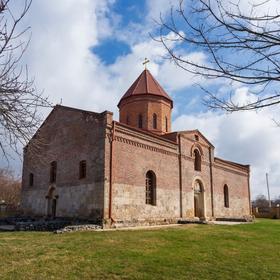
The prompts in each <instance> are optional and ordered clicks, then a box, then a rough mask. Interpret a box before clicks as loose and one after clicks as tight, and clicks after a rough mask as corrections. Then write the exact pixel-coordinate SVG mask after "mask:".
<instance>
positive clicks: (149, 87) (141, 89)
mask: <svg viewBox="0 0 280 280" xmlns="http://www.w3.org/2000/svg"><path fill="white" fill-rule="evenodd" d="M138 95H155V96H160V97H163V98H165V99H167V100H168V101H170V102H171V106H172V107H173V101H172V99H171V98H170V96H169V95H168V94H167V93H166V92H165V90H164V89H163V88H162V87H161V86H160V84H159V83H158V82H157V81H156V79H155V78H154V77H153V76H152V74H151V73H150V71H149V70H147V69H145V70H144V71H143V72H142V73H141V74H140V76H139V77H138V78H137V79H136V81H135V82H134V83H133V84H132V85H131V87H130V88H129V89H128V90H127V92H126V93H125V94H124V95H123V97H122V98H121V100H120V102H119V104H118V107H119V106H120V104H121V102H122V101H123V100H124V99H127V98H129V97H132V96H138Z"/></svg>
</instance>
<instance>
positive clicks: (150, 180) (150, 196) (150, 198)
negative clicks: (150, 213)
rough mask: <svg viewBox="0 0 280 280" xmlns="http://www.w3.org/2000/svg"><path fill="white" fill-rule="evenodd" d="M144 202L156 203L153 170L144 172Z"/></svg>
mask: <svg viewBox="0 0 280 280" xmlns="http://www.w3.org/2000/svg"><path fill="white" fill-rule="evenodd" d="M146 204H151V205H156V175H155V173H154V172H153V171H148V172H147V173H146Z"/></svg>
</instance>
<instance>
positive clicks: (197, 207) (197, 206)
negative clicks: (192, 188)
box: [194, 194, 200, 217]
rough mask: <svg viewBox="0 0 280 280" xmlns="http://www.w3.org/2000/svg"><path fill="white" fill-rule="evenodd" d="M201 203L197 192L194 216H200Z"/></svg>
mask: <svg viewBox="0 0 280 280" xmlns="http://www.w3.org/2000/svg"><path fill="white" fill-rule="evenodd" d="M199 212H200V211H199V203H198V196H197V194H195V195H194V216H195V217H200V213H199Z"/></svg>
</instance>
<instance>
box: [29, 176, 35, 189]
mask: <svg viewBox="0 0 280 280" xmlns="http://www.w3.org/2000/svg"><path fill="white" fill-rule="evenodd" d="M33 184H34V174H33V173H29V187H33Z"/></svg>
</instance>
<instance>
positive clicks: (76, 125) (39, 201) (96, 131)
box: [22, 106, 112, 218]
mask: <svg viewBox="0 0 280 280" xmlns="http://www.w3.org/2000/svg"><path fill="white" fill-rule="evenodd" d="M108 118H112V115H111V114H110V113H107V112H105V113H102V114H95V113H89V112H85V111H81V110H75V109H71V108H66V107H62V106H57V107H55V109H54V110H53V111H52V113H51V114H50V115H49V117H48V118H47V120H46V121H45V123H44V124H43V125H42V127H41V129H40V134H39V136H37V138H34V139H33V140H31V142H30V144H29V146H28V148H27V151H26V152H25V155H24V164H23V183H22V184H23V188H22V207H23V209H24V211H25V213H26V214H33V215H40V216H41V215H46V211H47V210H46V209H47V199H46V196H47V195H48V192H49V189H50V162H52V161H56V162H57V176H56V183H55V184H54V187H55V191H54V195H57V196H58V199H57V211H56V213H57V216H63V217H68V216H69V217H73V216H79V217H91V218H102V216H103V201H104V190H103V188H104V145H105V127H106V123H107V119H108ZM38 138H39V139H40V141H43V142H44V144H43V145H41V146H40V145H39V151H40V154H39V155H38V154H34V152H33V151H34V150H36V149H34V146H36V145H37V144H36V139H38ZM82 160H86V163H87V176H86V178H84V179H79V163H80V161H82ZM30 173H33V174H34V185H33V186H32V187H31V186H29V174H30Z"/></svg>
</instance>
